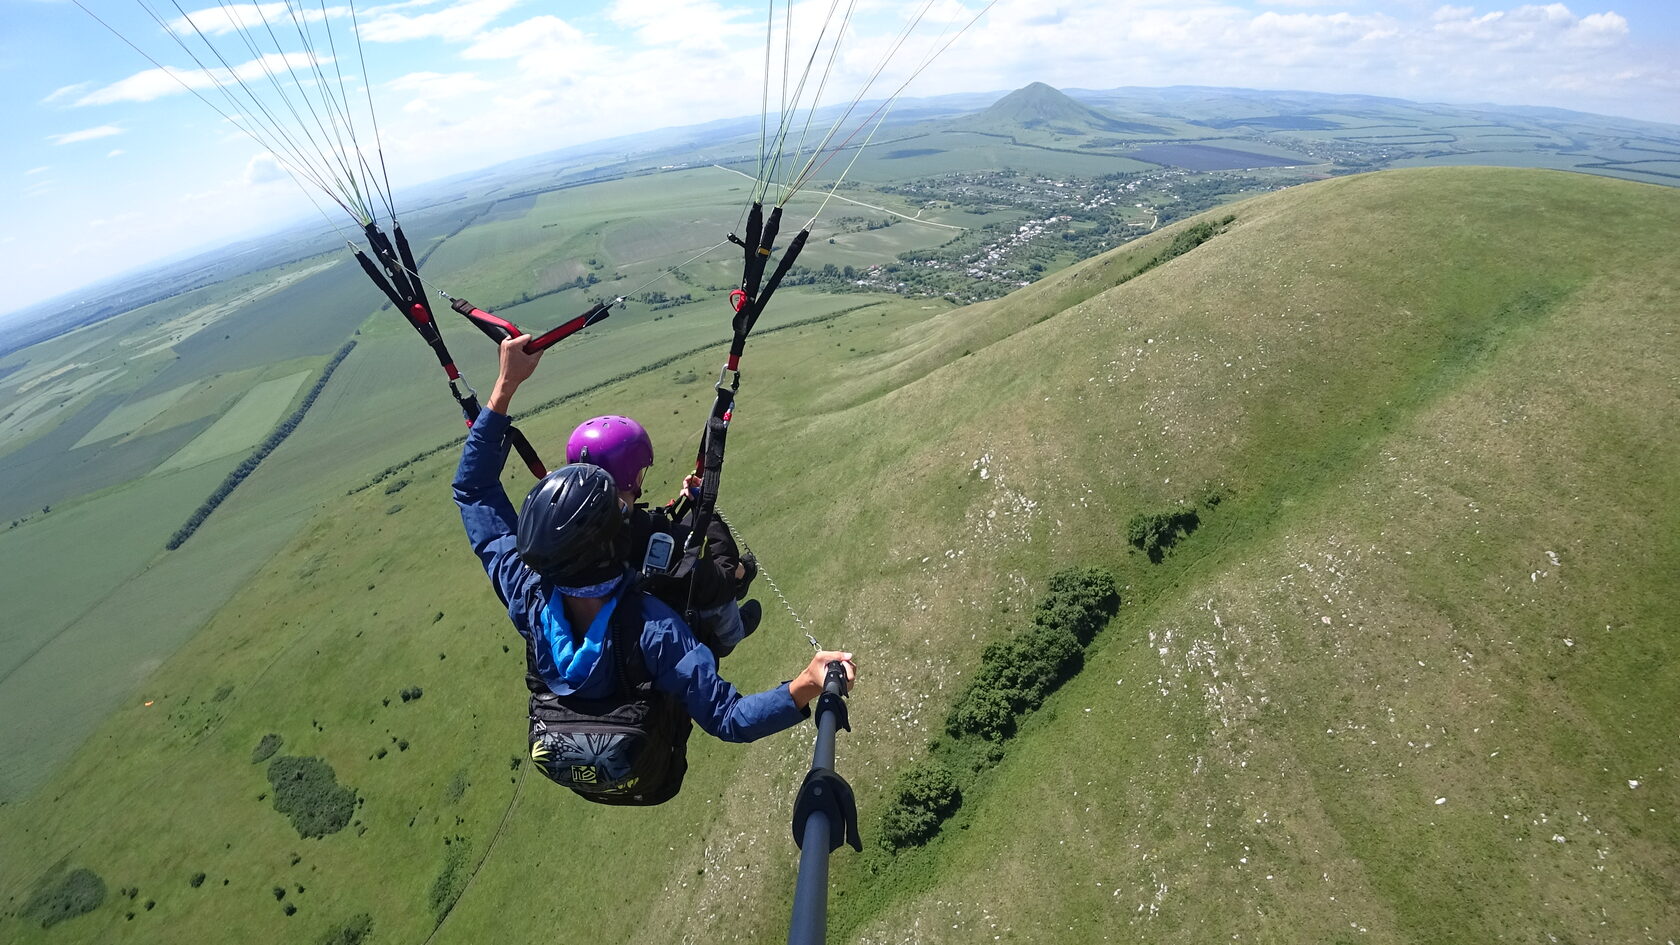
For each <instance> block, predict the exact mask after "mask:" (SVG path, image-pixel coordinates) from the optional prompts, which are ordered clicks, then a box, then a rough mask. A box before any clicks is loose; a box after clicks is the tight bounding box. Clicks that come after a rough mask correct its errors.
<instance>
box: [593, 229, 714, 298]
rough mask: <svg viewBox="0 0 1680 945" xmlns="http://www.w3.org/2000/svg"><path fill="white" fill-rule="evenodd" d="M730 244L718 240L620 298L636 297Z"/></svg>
mask: <svg viewBox="0 0 1680 945" xmlns="http://www.w3.org/2000/svg"><path fill="white" fill-rule="evenodd" d="M728 243H729V240H727V239H722V240H718V241H717V242H716V243H713V244H712V245H710V246H708V247H706V248H705V249H703V250H701V251H700V252H698V253H695V254H694V255H693V256H690V257H688V258H687V259H685V260H683V261H682V262H680V263H677V264H676V265H675V266H672V267H671V268H669V269H667V270H665V271H664V272H662V273H660V274H659V275H657V276H654V277H653V278H652V279H649V280H648V281H646V282H644V283H642V284H641V285H639V286H637V287H635V288H634V289H631V290H630V291H628V292H625V293H623V294H622V295H620V296H619V298H620V299H626V298H629V297H630V296H632V295H635V294H636V293H637V292H640V291H642V290H643V289H645V288H647V287H648V286H650V285H653V284H654V283H655V282H658V281H659V280H661V279H663V278H665V277H666V276H668V275H670V274H671V273H673V272H676V271H677V270H678V269H681V268H682V267H684V266H686V265H688V264H689V263H691V262H693V261H695V260H696V259H699V258H700V257H702V256H706V255H710V254H711V253H715V252H717V250H718V247H720V246H725V245H727V244H728Z"/></svg>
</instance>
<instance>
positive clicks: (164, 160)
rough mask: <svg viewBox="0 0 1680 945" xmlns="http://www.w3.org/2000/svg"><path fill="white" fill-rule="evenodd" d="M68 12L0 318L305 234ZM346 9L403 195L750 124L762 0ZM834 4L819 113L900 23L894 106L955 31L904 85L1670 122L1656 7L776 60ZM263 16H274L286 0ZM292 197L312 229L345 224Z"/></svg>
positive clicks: (417, 3)
mask: <svg viewBox="0 0 1680 945" xmlns="http://www.w3.org/2000/svg"><path fill="white" fill-rule="evenodd" d="M82 2H83V4H85V6H86V9H83V8H81V7H78V5H77V4H75V3H73V2H70V0H0V113H3V114H4V115H5V116H6V119H7V125H8V128H7V134H6V136H5V139H4V144H3V145H0V181H3V183H0V223H3V225H0V260H4V262H3V264H0V271H3V272H4V273H5V274H6V276H7V278H6V291H5V292H4V293H3V295H0V312H7V311H13V310H16V309H18V308H22V307H24V306H27V305H30V304H33V303H35V302H38V301H42V300H45V299H48V298H51V297H54V296H58V295H61V294H66V293H72V292H74V291H75V290H76V289H77V288H79V287H81V286H84V285H86V284H87V283H90V282H93V281H97V280H99V279H103V278H106V277H109V276H112V275H115V274H118V273H121V272H124V271H127V270H130V269H133V268H135V267H137V266H141V265H144V264H146V263H150V262H153V261H156V260H159V259H163V258H166V257H169V256H172V255H176V254H179V253H181V252H183V251H185V250H189V249H195V248H207V247H209V246H211V245H213V244H215V243H216V242H218V241H224V240H229V239H232V238H236V237H241V236H251V235H256V234H260V233H262V232H266V231H270V230H274V229H277V228H279V227H281V226H285V225H290V224H292V223H296V222H300V221H303V220H306V219H309V218H311V217H313V218H314V219H316V220H319V219H320V216H319V215H318V213H317V211H316V210H315V209H313V208H312V207H311V201H310V199H309V198H307V197H306V196H305V192H304V189H301V188H300V187H299V186H298V185H297V184H296V183H295V182H294V181H292V180H291V178H290V177H289V175H287V174H286V173H285V172H284V171H283V169H282V167H281V165H280V163H279V162H278V161H277V159H276V158H275V156H274V155H273V153H272V152H271V151H269V150H268V149H267V148H265V147H264V146H263V145H262V144H259V143H258V142H256V141H253V140H252V139H251V138H250V137H249V136H247V135H246V134H244V133H242V132H241V131H239V130H238V129H237V128H235V127H234V123H235V122H237V121H239V120H242V119H245V118H246V116H245V115H244V114H243V113H242V112H240V110H239V109H238V108H236V107H234V106H230V105H227V104H225V103H224V104H221V105H220V106H219V110H218V108H213V107H212V106H211V105H210V104H207V103H206V101H204V100H202V99H200V98H199V97H197V96H195V95H194V94H191V93H189V92H188V91H187V90H186V89H184V88H183V87H182V84H181V82H179V81H177V80H176V78H172V77H171V76H170V75H169V74H166V73H163V72H161V71H160V70H159V69H158V68H157V66H156V65H154V62H152V61H148V60H147V58H145V57H146V56H150V57H151V58H152V59H153V60H154V61H155V62H156V63H158V64H161V65H163V66H167V67H169V68H170V69H172V70H175V75H176V76H178V77H181V78H182V79H184V80H185V82H186V84H188V85H192V86H195V87H197V88H198V89H199V90H200V92H199V94H200V95H204V96H205V97H206V98H209V99H211V100H212V101H215V96H216V92H215V89H214V87H212V86H209V85H207V84H205V83H204V82H203V81H202V79H203V78H204V71H203V70H202V69H201V68H200V67H199V66H197V65H195V64H194V63H193V62H192V60H190V59H189V58H188V57H187V56H186V54H185V53H183V52H182V51H181V49H180V47H179V46H177V45H175V43H174V42H173V40H171V39H170V38H169V35H168V33H166V32H165V30H164V29H163V28H162V27H160V26H159V25H158V24H157V23H156V22H153V21H152V20H151V19H150V18H149V17H148V14H147V12H146V7H145V6H142V5H141V3H140V2H138V0H82ZM148 2H149V3H150V4H151V6H152V8H153V9H155V10H157V11H158V16H159V17H160V18H161V19H162V20H163V21H164V22H166V23H171V24H173V25H175V26H177V28H182V29H184V24H185V20H184V19H183V13H184V14H185V15H186V16H188V17H190V18H191V21H192V23H194V24H197V25H198V26H199V27H200V29H202V30H204V31H205V33H206V34H207V35H209V36H210V37H211V40H212V42H213V43H214V44H215V45H216V46H217V48H218V49H219V50H221V51H222V53H223V55H224V56H225V57H226V62H227V67H229V68H231V69H233V70H234V71H238V72H240V73H241V74H242V75H251V76H257V75H260V71H258V70H260V63H259V60H258V56H257V55H256V54H255V53H253V52H251V51H249V50H246V49H243V48H241V47H240V46H239V40H238V39H237V34H233V33H227V32H218V31H217V29H216V27H217V25H218V23H219V22H225V18H226V16H227V14H225V13H220V12H218V10H221V9H227V7H219V6H218V5H217V4H211V3H207V2H206V0H174V2H177V3H179V7H176V6H174V5H160V4H158V3H156V2H155V0H148ZM225 2H226V3H227V4H228V5H229V7H232V8H235V9H241V10H243V9H247V8H248V7H249V5H248V4H236V3H234V0H225ZM294 2H295V0H294ZM307 2H308V3H309V4H311V5H309V6H308V10H309V11H310V16H311V17H312V18H315V19H317V20H318V19H321V18H324V19H325V20H326V21H327V22H329V23H332V24H335V29H340V30H342V29H344V25H345V24H347V23H349V22H350V17H349V14H350V13H351V10H352V8H351V7H349V6H346V5H343V3H344V0H307ZM364 3H365V5H357V6H355V7H354V8H353V9H354V16H355V22H356V23H357V24H358V25H359V27H360V34H361V38H362V49H361V52H360V54H359V55H358V54H357V53H356V51H355V50H354V49H353V48H349V47H347V46H344V45H341V46H339V47H337V48H336V49H334V50H332V51H331V53H326V52H323V51H322V50H321V49H320V48H319V44H317V49H316V55H317V57H318V61H320V62H322V63H323V67H325V64H327V63H329V62H330V65H331V67H332V69H333V70H334V73H335V74H337V75H339V76H342V77H343V80H344V85H345V87H346V88H347V89H350V90H351V94H352V95H353V96H355V97H357V98H359V99H361V100H371V101H372V103H373V111H374V112H375V113H376V114H377V117H378V123H379V131H380V138H381V141H382V143H383V151H384V154H385V157H386V163H387V168H388V173H389V176H390V179H391V183H392V185H393V186H395V187H396V189H397V190H399V191H400V190H402V188H404V187H405V186H410V185H414V184H419V183H423V182H425V181H429V180H435V179H437V178H440V177H445V176H448V175H450V174H455V173H460V172H463V171H469V170H474V169H477V168H480V167H485V166H489V165H491V164H496V163H500V162H502V161H506V160H511V159H514V158H518V157H524V156H527V155H532V154H538V153H542V152H545V151H550V150H553V149H556V148H561V147H565V146H568V145H573V144H581V143H585V142H588V141H592V140H597V139H601V138H605V137H611V136H615V135H621V134H628V133H634V132H638V131H649V130H654V129H658V128H662V127H669V126H674V125H684V124H694V123H698V122H703V121H709V120H712V119H716V118H728V117H738V116H744V115H757V114H758V113H759V110H760V104H761V96H762V94H763V74H764V58H765V45H766V43H765V39H766V22H765V21H766V15H767V10H768V9H769V5H768V4H767V3H764V2H754V3H734V2H729V0H608V2H600V0H593V2H592V0H579V2H567V3H543V2H540V0H461V2H442V0H394V2H389V3H378V2H373V3H366V2H365V0H364ZM836 3H838V5H839V9H841V10H844V9H846V8H847V6H848V4H851V5H853V8H854V13H853V17H852V20H851V22H850V25H849V27H848V29H847V31H846V32H845V33H844V38H843V42H842V45H841V50H840V55H839V56H838V57H837V58H836V59H835V61H834V66H833V69H832V72H831V75H830V77H829V80H828V82H827V84H826V85H825V86H824V96H823V98H824V101H832V100H835V99H837V98H845V99H850V98H851V97H852V96H853V95H854V94H856V93H857V92H858V91H859V90H860V89H862V88H863V87H864V85H865V83H866V81H867V80H868V77H869V75H870V74H871V73H872V72H873V71H874V70H875V69H876V67H877V65H878V64H879V63H881V62H882V61H883V54H884V53H885V52H886V51H888V50H890V49H892V48H893V45H892V44H893V43H894V42H895V38H896V37H898V36H900V35H901V33H902V30H903V29H904V25H905V23H906V22H907V21H908V20H909V18H911V17H913V16H914V15H915V14H916V13H918V12H921V13H922V14H923V15H922V18H921V19H920V21H919V23H918V25H917V27H916V29H915V30H914V31H913V32H911V33H910V34H909V36H908V38H907V39H906V40H905V41H904V42H903V44H902V46H900V47H898V52H897V54H896V55H895V56H893V57H892V58H891V59H890V60H888V66H887V68H886V70H885V71H884V72H882V74H881V75H880V77H879V78H878V79H877V80H876V83H875V85H874V86H873V87H872V90H871V93H870V96H869V97H872V98H873V97H884V95H885V94H890V93H891V91H893V90H895V89H897V88H898V87H899V86H900V85H901V84H903V83H904V82H905V81H906V80H907V79H910V73H911V72H912V71H913V70H914V68H915V66H916V65H918V64H919V63H921V62H922V61H923V60H924V59H925V58H926V56H927V54H928V52H930V51H931V50H934V49H937V48H939V46H940V45H941V44H943V43H944V42H946V41H947V40H949V39H950V38H951V37H952V36H953V35H956V36H957V38H956V42H955V44H954V45H952V46H951V47H950V48H949V50H948V51H946V52H945V53H944V54H943V55H942V56H941V57H940V58H938V59H937V60H935V61H933V62H932V63H931V65H929V66H928V67H927V68H926V69H925V70H923V71H922V72H921V73H920V74H919V75H916V76H915V77H914V78H913V80H910V83H909V85H908V86H907V87H906V88H905V91H904V94H905V95H906V96H929V95H940V94H945V93H949V92H982V91H998V92H1003V91H1007V90H1010V89H1015V88H1019V87H1021V86H1023V85H1026V84H1028V83H1030V82H1035V81H1041V82H1047V83H1049V84H1051V85H1054V86H1057V87H1060V88H1085V89H1107V88H1116V87H1120V86H1166V85H1217V86H1237V87H1246V88H1260V89H1296V90H1308V91H1318V92H1354V93H1364V94H1372V95H1385V96H1394V97H1398V98H1407V99H1413V100H1417V101H1426V102H1453V103H1497V104H1502V105H1542V106H1553V107H1559V108H1570V109H1576V110H1580V111H1588V112H1597V113H1600V114H1608V115H1618V116H1626V117H1633V118H1642V119H1647V120H1651V121H1661V122H1668V123H1673V124H1680V3H1677V2H1675V0H1576V3H1575V5H1573V6H1569V5H1565V4H1563V3H1552V4H1545V5H1519V4H1511V3H1492V4H1487V3H1480V4H1465V5H1457V4H1441V3H1435V2H1410V0H1388V2H1378V0H1223V2H1221V0H1065V2H1057V0H997V2H996V3H995V4H994V5H992V6H991V7H990V9H988V10H986V11H985V13H984V15H983V16H981V17H980V18H979V19H978V20H974V19H973V18H974V17H975V15H976V14H978V13H980V12H981V10H982V8H983V7H984V6H985V3H984V0H909V2H888V0H802V2H797V3H795V4H794V5H793V8H792V10H791V21H792V23H793V31H792V32H793V36H792V43H793V46H792V47H791V48H793V49H794V58H795V59H796V60H797V59H801V58H802V57H803V56H804V55H805V54H807V53H808V52H809V50H810V48H811V40H812V38H813V37H814V35H815V33H816V31H817V29H818V25H819V24H821V23H822V22H824V20H825V18H826V15H827V13H828V11H829V10H830V9H832V8H834V5H835V4H836ZM263 6H264V8H265V9H268V10H270V11H281V10H284V5H283V3H282V2H275V3H271V4H264V5H263ZM774 9H775V14H774V15H775V18H776V22H777V33H776V40H775V42H776V44H777V45H778V46H779V45H780V44H781V43H782V42H783V25H784V23H785V22H786V21H785V20H784V17H787V16H789V12H790V11H788V10H787V9H786V4H785V2H778V3H776V4H775V7H774ZM90 11H91V12H90ZM271 15H276V14H273V13H271ZM95 16H97V17H98V19H97V20H96V19H95ZM100 20H103V21H105V22H106V23H108V24H109V26H110V27H111V28H114V29H115V30H116V32H117V33H120V34H121V38H119V36H117V35H114V34H113V33H112V32H111V30H110V29H108V28H107V27H106V26H104V25H101V23H100V22H99V21H100ZM971 21H972V25H971V26H969V27H967V29H966V30H964V31H962V32H961V33H960V35H957V34H958V31H959V30H961V29H962V28H963V26H964V24H968V23H970V22H971ZM277 35H278V36H279V37H280V42H279V43H277V44H276V45H277V46H278V47H279V51H280V52H283V53H285V54H286V57H287V59H288V61H291V62H293V63H294V64H300V63H303V62H305V60H304V59H303V58H302V57H303V53H301V51H299V50H298V49H297V48H296V47H297V44H296V43H291V44H290V45H288V44H287V43H286V42H285V40H286V34H285V32H284V30H282V31H281V32H280V33H278V34H277ZM338 35H339V36H341V37H342V36H346V35H348V34H346V33H343V32H340V33H339V34H338ZM830 35H832V34H830ZM125 40H126V42H125ZM130 44H132V45H130ZM135 47H138V50H137V49H136V48H135ZM799 50H805V51H806V52H805V53H801V52H800V51H799ZM142 51H143V52H144V54H145V55H142ZM256 52H257V53H261V52H262V50H261V49H259V50H257V51H256ZM334 53H336V55H334ZM825 55H826V53H825ZM776 57H777V58H779V57H780V52H779V50H778V51H777V53H776ZM266 61H268V62H270V63H271V64H277V63H280V62H281V60H280V58H279V56H278V55H271V56H270V57H269V58H268V59H267V60H266ZM205 65H206V66H207V67H209V68H212V69H215V68H217V67H218V64H217V63H215V62H207V63H205ZM778 71H779V67H778ZM813 81H815V80H814V79H813ZM230 119H231V120H230ZM364 127H365V126H364ZM315 199H316V201H317V203H320V204H321V205H322V206H324V207H325V210H326V212H328V213H329V216H331V217H332V218H333V219H334V220H335V222H343V223H347V222H348V221H349V218H348V217H347V216H344V215H343V214H342V212H341V211H339V210H338V209H337V208H335V207H333V206H332V204H331V203H327V202H324V201H325V198H323V197H321V196H320V195H319V194H316V195H315Z"/></svg>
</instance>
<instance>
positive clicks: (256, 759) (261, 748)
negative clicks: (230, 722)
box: [251, 732, 285, 765]
mask: <svg viewBox="0 0 1680 945" xmlns="http://www.w3.org/2000/svg"><path fill="white" fill-rule="evenodd" d="M284 743H285V739H282V738H281V737H280V736H279V735H276V734H274V733H273V732H270V733H269V734H267V735H264V736H263V737H262V741H260V742H257V747H255V748H253V749H251V764H254V765H260V764H262V763H263V762H265V761H267V760H268V759H270V758H272V757H274V753H275V752H277V751H279V750H280V746H281V745H282V744H284Z"/></svg>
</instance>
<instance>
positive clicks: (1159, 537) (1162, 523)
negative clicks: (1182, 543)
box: [1126, 507, 1202, 562]
mask: <svg viewBox="0 0 1680 945" xmlns="http://www.w3.org/2000/svg"><path fill="white" fill-rule="evenodd" d="M1201 523H1202V519H1201V516H1200V515H1197V514H1196V510H1195V509H1192V508H1184V507H1177V508H1173V509H1170V510H1168V511H1165V512H1145V513H1140V514H1138V515H1134V516H1132V519H1131V521H1129V522H1127V523H1126V540H1127V541H1128V542H1131V543H1132V545H1133V546H1134V547H1136V548H1137V549H1138V550H1139V551H1141V552H1143V553H1144V554H1146V555H1148V556H1149V560H1151V561H1155V562H1159V561H1160V560H1161V558H1162V556H1163V555H1165V554H1166V553H1167V551H1168V550H1170V549H1171V548H1172V546H1173V545H1174V544H1177V542H1178V540H1179V539H1180V538H1183V537H1184V536H1186V535H1188V534H1190V533H1191V532H1193V531H1195V530H1196V527H1197V526H1199V525H1201Z"/></svg>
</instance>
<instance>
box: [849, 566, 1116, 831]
mask: <svg viewBox="0 0 1680 945" xmlns="http://www.w3.org/2000/svg"><path fill="white" fill-rule="evenodd" d="M1119 607H1120V592H1119V591H1118V590H1117V589H1116V588H1115V585H1114V576H1113V575H1111V574H1109V573H1108V572H1107V571H1105V570H1103V569H1102V568H1066V569H1063V570H1061V571H1057V572H1056V573H1055V574H1053V575H1051V576H1050V583H1049V586H1048V588H1047V589H1046V590H1045V593H1044V596H1043V597H1041V598H1040V599H1039V601H1038V604H1037V605H1036V606H1035V607H1034V608H1033V613H1032V622H1031V623H1030V624H1028V625H1027V626H1026V627H1024V628H1022V629H1021V630H1019V631H1017V632H1016V633H1015V634H1013V635H1011V636H1009V637H1008V638H1006V639H1003V640H999V641H996V642H994V643H991V644H988V645H987V646H986V648H985V649H984V650H982V651H981V656H980V669H979V671H978V672H976V673H975V675H974V677H973V678H972V679H970V680H969V683H968V687H967V688H966V689H964V690H963V693H962V695H960V696H959V697H958V698H957V702H956V705H955V706H953V707H952V709H951V713H950V715H948V716H947V717H946V719H945V728H946V730H947V731H948V732H950V733H951V734H952V735H954V736H957V737H958V738H959V739H963V738H968V739H978V740H979V742H978V744H977V745H976V744H974V743H973V742H970V744H971V745H973V752H972V761H973V767H974V769H975V770H980V769H981V768H984V767H986V766H987V765H989V764H995V763H997V761H998V760H999V759H1001V758H1002V757H1003V748H1002V746H1001V745H1000V744H999V743H1000V742H1002V741H1003V740H1004V739H1006V738H1008V737H1009V736H1011V735H1013V734H1014V733H1015V726H1016V723H1017V721H1018V720H1019V718H1020V717H1021V716H1023V715H1025V714H1026V713H1028V712H1031V711H1032V710H1034V709H1036V708H1038V707H1039V705H1041V704H1042V703H1043V702H1044V699H1045V697H1046V696H1048V695H1049V694H1050V692H1051V691H1052V690H1054V689H1055V688H1056V686H1057V685H1059V684H1060V683H1061V682H1062V681H1063V680H1065V679H1067V678H1068V677H1069V676H1072V675H1073V674H1074V673H1075V672H1077V671H1078V670H1079V667H1080V665H1081V664H1082V662H1083V660H1084V657H1085V647H1086V646H1087V645H1088V644H1090V642H1091V639H1092V638H1093V637H1095V636H1096V635H1097V631H1099V630H1101V629H1102V628H1103V627H1104V626H1105V625H1106V624H1107V623H1108V621H1109V619H1110V618H1112V617H1113V616H1114V613H1115V611H1116V610H1118V609H1119ZM929 747H930V748H937V747H938V746H937V745H930V746H929ZM961 803H962V792H961V789H960V787H959V785H958V783H957V779H956V776H955V775H954V774H953V773H952V770H951V768H950V767H949V766H948V765H946V764H944V763H942V762H939V761H936V760H929V761H924V762H922V763H920V764H918V765H916V766H914V767H912V768H910V769H908V770H906V771H905V772H904V773H903V774H902V775H900V776H899V778H898V781H897V782H896V783H895V785H894V787H893V792H892V794H891V796H890V800H889V803H888V805H887V808H886V810H885V812H884V813H883V814H882V816H881V841H882V843H883V844H884V845H885V846H886V847H887V848H888V849H890V850H893V851H897V850H900V849H902V848H904V847H906V846H911V845H914V844H921V843H925V842H927V840H928V839H929V838H931V837H932V836H933V835H934V834H935V833H938V832H939V826H940V824H941V823H943V822H944V821H945V819H946V818H948V817H950V816H951V814H952V813H953V812H954V811H955V810H956V809H957V807H958V806H959V805H960V804H961Z"/></svg>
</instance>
